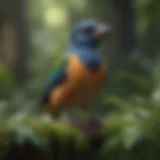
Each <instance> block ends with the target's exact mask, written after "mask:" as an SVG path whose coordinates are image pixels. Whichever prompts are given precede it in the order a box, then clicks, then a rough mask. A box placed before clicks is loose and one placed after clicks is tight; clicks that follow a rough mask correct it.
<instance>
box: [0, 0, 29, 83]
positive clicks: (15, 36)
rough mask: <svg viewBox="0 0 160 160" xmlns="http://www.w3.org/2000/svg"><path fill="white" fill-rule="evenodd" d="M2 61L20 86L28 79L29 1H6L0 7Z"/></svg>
mask: <svg viewBox="0 0 160 160" xmlns="http://www.w3.org/2000/svg"><path fill="white" fill-rule="evenodd" d="M0 6H1V7H0V23H1V31H0V32H1V35H2V36H1V54H0V55H1V60H2V61H3V63H6V65H8V66H9V68H10V70H11V71H13V73H14V76H15V79H16V81H17V83H18V84H20V83H23V82H24V81H25V80H26V78H27V57H28V49H29V43H28V19H27V1H25V0H16V1H12V0H6V1H4V0H3V1H1V5H0Z"/></svg>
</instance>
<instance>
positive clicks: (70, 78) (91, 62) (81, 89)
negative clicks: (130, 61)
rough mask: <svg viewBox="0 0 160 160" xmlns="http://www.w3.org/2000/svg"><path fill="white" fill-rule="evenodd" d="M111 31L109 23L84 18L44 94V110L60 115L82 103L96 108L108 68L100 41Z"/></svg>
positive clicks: (89, 108) (77, 25)
mask: <svg viewBox="0 0 160 160" xmlns="http://www.w3.org/2000/svg"><path fill="white" fill-rule="evenodd" d="M110 32H111V29H110V27H109V25H107V24H104V23H102V22H99V21H96V20H84V21H81V22H80V23H77V24H75V26H74V27H73V29H72V30H71V33H70V37H69V43H68V46H67V51H66V52H65V54H64V55H65V59H66V63H65V65H64V66H62V67H61V68H59V69H58V70H57V71H55V72H53V73H52V74H51V75H50V78H49V81H48V83H47V85H46V87H45V91H44V93H43V96H42V102H41V103H42V105H43V107H42V112H43V113H51V114H55V115H56V114H57V115H59V113H60V112H61V111H63V110H66V109H68V108H74V107H77V106H79V107H80V108H82V109H84V110H87V111H88V112H90V111H89V110H92V105H91V104H92V102H93V101H94V100H95V98H96V96H98V94H99V93H100V91H101V89H102V86H103V83H104V80H105V75H106V73H107V70H108V68H107V67H106V62H105V61H104V60H103V58H102V55H101V53H100V50H99V48H100V44H101V42H102V41H103V39H105V37H106V35H107V34H109V33H110Z"/></svg>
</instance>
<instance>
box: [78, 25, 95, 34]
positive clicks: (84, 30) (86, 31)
mask: <svg viewBox="0 0 160 160" xmlns="http://www.w3.org/2000/svg"><path fill="white" fill-rule="evenodd" d="M81 31H82V32H83V33H87V34H91V33H93V31H94V29H93V28H92V27H88V28H83V29H82V30H81Z"/></svg>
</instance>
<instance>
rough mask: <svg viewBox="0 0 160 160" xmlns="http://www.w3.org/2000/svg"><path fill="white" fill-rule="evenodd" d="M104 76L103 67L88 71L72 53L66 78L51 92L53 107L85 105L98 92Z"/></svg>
mask: <svg viewBox="0 0 160 160" xmlns="http://www.w3.org/2000/svg"><path fill="white" fill-rule="evenodd" d="M104 77H105V67H104V66H101V68H100V69H99V70H98V71H89V70H87V68H86V67H85V65H84V64H82V63H81V62H80V60H79V59H78V57H77V56H75V55H74V54H73V55H71V56H70V57H69V61H68V68H67V79H66V81H65V82H64V83H63V84H61V85H59V86H58V87H57V88H55V89H54V90H53V91H52V92H51V96H50V102H51V104H52V107H53V108H57V107H60V108H61V107H62V108H68V107H73V106H75V105H87V104H88V103H90V102H91V101H92V99H94V98H95V96H96V95H97V94H98V93H99V91H100V89H101V86H102V84H103V81H104Z"/></svg>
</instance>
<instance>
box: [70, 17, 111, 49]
mask: <svg viewBox="0 0 160 160" xmlns="http://www.w3.org/2000/svg"><path fill="white" fill-rule="evenodd" d="M110 32H111V29H110V27H109V26H107V25H105V24H102V23H100V22H98V21H95V20H86V21H82V22H81V23H79V24H77V25H75V27H74V28H73V30H72V33H71V43H72V45H74V46H75V47H84V48H97V47H98V46H99V43H100V42H101V40H102V39H103V37H104V36H105V35H107V34H109V33H110Z"/></svg>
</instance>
